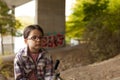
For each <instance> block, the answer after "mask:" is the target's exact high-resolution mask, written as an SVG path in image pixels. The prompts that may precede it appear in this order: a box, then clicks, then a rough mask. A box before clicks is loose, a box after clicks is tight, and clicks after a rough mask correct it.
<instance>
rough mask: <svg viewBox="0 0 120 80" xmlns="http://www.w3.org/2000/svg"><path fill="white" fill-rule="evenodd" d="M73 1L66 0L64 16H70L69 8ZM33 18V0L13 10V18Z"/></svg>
mask: <svg viewBox="0 0 120 80" xmlns="http://www.w3.org/2000/svg"><path fill="white" fill-rule="evenodd" d="M74 2H75V0H66V7H65V8H66V11H65V13H66V16H69V15H70V14H71V7H72V6H73V3H74ZM26 15H27V16H35V0H33V1H30V2H28V3H26V4H24V5H22V6H19V7H17V8H15V16H26Z"/></svg>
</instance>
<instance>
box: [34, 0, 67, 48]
mask: <svg viewBox="0 0 120 80" xmlns="http://www.w3.org/2000/svg"><path fill="white" fill-rule="evenodd" d="M35 21H36V23H37V24H39V25H40V26H41V27H42V28H43V29H44V32H45V36H46V37H47V38H45V40H44V41H45V44H44V47H48V48H55V47H61V46H64V45H65V37H64V35H65V0H36V17H35Z"/></svg>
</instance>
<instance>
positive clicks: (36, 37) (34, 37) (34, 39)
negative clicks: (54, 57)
mask: <svg viewBox="0 0 120 80" xmlns="http://www.w3.org/2000/svg"><path fill="white" fill-rule="evenodd" d="M27 39H28V40H33V41H37V40H41V39H43V36H32V37H31V38H27Z"/></svg>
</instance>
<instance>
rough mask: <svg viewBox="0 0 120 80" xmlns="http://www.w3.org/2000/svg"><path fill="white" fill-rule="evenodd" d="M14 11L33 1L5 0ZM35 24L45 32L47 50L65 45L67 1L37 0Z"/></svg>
mask: <svg viewBox="0 0 120 80" xmlns="http://www.w3.org/2000/svg"><path fill="white" fill-rule="evenodd" d="M4 1H5V2H6V3H7V5H8V6H9V7H10V8H11V9H12V10H14V9H15V8H16V7H18V6H20V5H23V4H25V3H27V2H30V1H32V0H4ZM35 4H36V5H35V7H36V10H35V13H36V15H35V23H36V24H39V25H40V26H41V27H42V28H43V29H44V32H45V38H44V45H43V47H46V48H56V47H62V46H64V45H65V0H35Z"/></svg>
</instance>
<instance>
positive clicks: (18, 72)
mask: <svg viewBox="0 0 120 80" xmlns="http://www.w3.org/2000/svg"><path fill="white" fill-rule="evenodd" d="M21 63H22V62H21V61H20V58H19V56H18V55H16V56H15V58H14V77H15V80H27V78H25V77H24V69H23V68H22V64H21Z"/></svg>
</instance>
